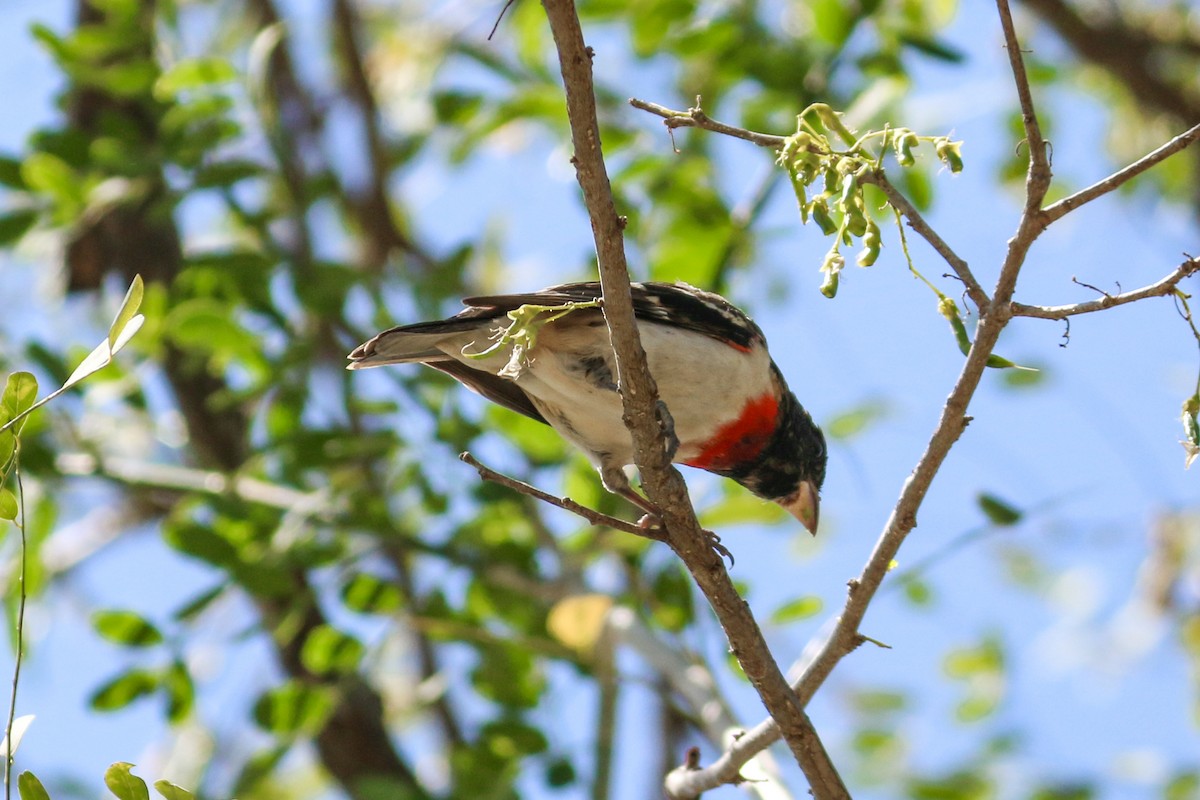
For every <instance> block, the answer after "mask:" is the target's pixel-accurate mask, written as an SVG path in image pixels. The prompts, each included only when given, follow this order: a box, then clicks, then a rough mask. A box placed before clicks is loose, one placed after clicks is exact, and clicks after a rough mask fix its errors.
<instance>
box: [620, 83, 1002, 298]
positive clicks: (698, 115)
mask: <svg viewBox="0 0 1200 800" xmlns="http://www.w3.org/2000/svg"><path fill="white" fill-rule="evenodd" d="M629 104H630V105H631V106H633V107H634V108H638V109H641V110H642V111H649V112H650V113H651V114H655V115H657V116H660V117H662V118H663V123H664V124H665V125H666V126H667V127H668V128H670V129H671V130H674V129H675V128H701V129H703V130H706V131H712V132H713V133H721V134H725V135H726V136H732V137H734V138H735V139H743V140H745V141H747V142H752V143H753V144H756V145H758V146H759V147H768V148H771V149H773V150H779V149H780V148H782V147H783V146H784V144H786V143H787V138H786V137H784V136H776V135H774V134H770V133H758V132H756V131H748V130H746V129H745V128H736V127H734V126H732V125H727V124H726V123H724V122H718V121H717V120H715V119H712V118H711V117H709V116H708V115H707V114H705V113H704V112H703V111H701V110H700V109H699V108H689V109H688V110H687V111H677V110H675V109H671V108H667V107H666V106H661V105H659V104H658V103H650V102H647V101H645V100H639V99H637V98H636V97H633V98H630V99H629ZM861 180H862V182H863V183H871V184H874V185H875V186H878V187H879V188H880V190H881V191H883V193H884V195H886V196H887V198H888V202H889V203H890V204H891V205H892V207H893V208H895V209H896V210H897V211H899V212H900V213H901V215H903V216H904V218H905V219H906V220H908V225H909V227H910V228H912V229H913V231H915V232H916V233H917V235H918V236H920V237H921V238H922V239H924V240H925V241H926V242H928V243H929V246H930V247H932V248H933V249H934V250H935V251H936V252H937V254H938V255H940V256H941V257H942V258H943V259H945V261H946V263H947V264H949V265H950V268H951V269H952V270H954V273H955V274H956V275H957V276H958V278H959V280H961V281H962V282H963V285H964V286H965V287H966V289H967V296H968V297H970V298H971V301H972V302H973V303H975V305H976V307H978V308H979V309H981V310H982V309H983V308H984V307H986V306H987V305H988V303H989V302H990V300H989V299H988V296H987V292H985V291H984V290H983V287H982V286H981V285H980V283H979V281H978V280H976V278H975V275H974V273H972V272H971V268H970V266H969V265H968V264H967V262H966V261H965V260H963V259H962V258H960V257H959V255H958V254H957V253H955V252H954V250H953V248H951V247H950V245H948V244H947V243H946V240H945V239H943V238H942V237H941V236H939V235H938V233H937V231H935V230H934V229H933V228H932V227H931V226H930V225H929V223H928V222H926V221H925V218H924V217H923V216H921V212H920V211H918V210H917V208H916V206H914V205H913V204H912V203H910V202H909V201H908V198H906V197H905V196H904V195H903V194H902V193H901V192H900V190H899V189H897V188H896V186H895V185H894V184H893V183H892V182H891V181H889V180H888V178H887V175H885V174H884V172H883V170H872V171H871V172H869V173H867V174H866V175H865V176H863V177H862V178H861Z"/></svg>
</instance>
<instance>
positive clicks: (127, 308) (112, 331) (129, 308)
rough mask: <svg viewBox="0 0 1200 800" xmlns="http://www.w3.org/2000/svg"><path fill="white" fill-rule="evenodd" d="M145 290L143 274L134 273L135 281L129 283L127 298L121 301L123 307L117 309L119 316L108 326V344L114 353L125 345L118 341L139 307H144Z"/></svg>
mask: <svg viewBox="0 0 1200 800" xmlns="http://www.w3.org/2000/svg"><path fill="white" fill-rule="evenodd" d="M145 292H146V288H145V285H144V284H143V283H142V276H141V275H134V276H133V282H132V283H130V284H129V289H128V291H126V292H125V299H124V300H122V301H121V308H120V310H118V311H117V316H116V317H114V318H113V322H112V325H110V326H109V327H108V346H109V348H110V349H111V351H112V352H113V353H116V352H117V351H118V350H120V349H121V347H123V346H124V345H123V344H122V345H121V346H118V344H117V343H118V342H120V341H121V337H122V334H123V333H124V331H125V328H126V326H127V325H129V323H130V322H131V321H132V320H133V317H134V315H135V314H137V312H138V309H139V308H141V307H142V297H143V296H144V295H145ZM126 341H127V340H126Z"/></svg>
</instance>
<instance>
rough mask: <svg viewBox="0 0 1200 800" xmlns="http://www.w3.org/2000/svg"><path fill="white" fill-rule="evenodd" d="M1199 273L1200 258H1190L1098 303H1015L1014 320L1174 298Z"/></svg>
mask: <svg viewBox="0 0 1200 800" xmlns="http://www.w3.org/2000/svg"><path fill="white" fill-rule="evenodd" d="M1197 272H1200V258H1189V259H1188V260H1187V261H1184V262H1183V263H1182V264H1180V265H1179V266H1178V267H1176V268H1175V269H1174V270H1172V272H1171V273H1170V274H1169V275H1166V276H1164V277H1163V278H1162V279H1160V280H1157V281H1155V282H1154V283H1151V284H1149V285H1147V286H1143V287H1142V288H1140V289H1134V290H1132V291H1128V292H1122V293H1120V294H1105V295H1102V296H1101V297H1097V298H1096V299H1095V300H1088V301H1087V302H1085V303H1073V304H1071V305H1065V306H1031V305H1026V304H1024V303H1013V304H1012V312H1013V316H1017V317H1038V318H1039V319H1066V318H1067V317H1073V316H1076V315H1078V314H1090V313H1092V312H1093V311H1103V310H1104V309H1106V308H1113V307H1114V306H1123V305H1125V304H1126V303H1133V302H1136V301H1138V300H1144V299H1146V298H1147V297H1165V296H1166V295H1169V294H1173V293H1174V292H1175V287H1176V286H1178V285H1179V284H1180V282H1181V281H1183V280H1184V279H1185V278H1188V277H1189V276H1191V275H1195V274H1196V273H1197Z"/></svg>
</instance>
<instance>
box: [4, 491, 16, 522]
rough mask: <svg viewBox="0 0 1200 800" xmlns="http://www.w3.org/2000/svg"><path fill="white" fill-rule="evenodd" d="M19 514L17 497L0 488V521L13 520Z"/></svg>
mask: <svg viewBox="0 0 1200 800" xmlns="http://www.w3.org/2000/svg"><path fill="white" fill-rule="evenodd" d="M18 513H20V507H19V505H18V503H17V496H16V495H15V494H13V493H12V492H11V491H9V490H8V489H7V488H5V487H0V519H7V520H15V519H16V518H17V514H18Z"/></svg>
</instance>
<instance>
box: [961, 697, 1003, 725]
mask: <svg viewBox="0 0 1200 800" xmlns="http://www.w3.org/2000/svg"><path fill="white" fill-rule="evenodd" d="M999 701H1000V698H999V696H998V695H992V694H973V695H971V696H970V697H967V698H964V699H963V700H962V701H961V702H960V703H959V704H958V705H957V706H956V707H955V709H954V717H955V719H957V720H958V721H959V722H978V721H979V720H981V719H984V718H986V717H989V716H991V715H992V713H994V712H995V710H996V708H997V706H998V705H999Z"/></svg>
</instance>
